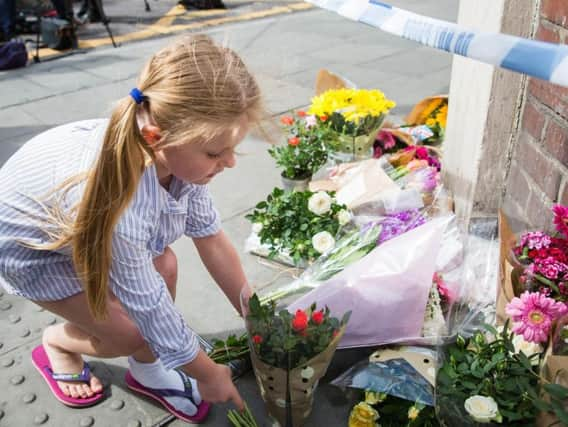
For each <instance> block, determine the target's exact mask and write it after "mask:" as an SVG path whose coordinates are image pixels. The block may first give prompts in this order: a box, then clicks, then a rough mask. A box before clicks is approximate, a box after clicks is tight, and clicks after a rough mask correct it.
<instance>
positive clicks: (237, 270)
mask: <svg viewBox="0 0 568 427" xmlns="http://www.w3.org/2000/svg"><path fill="white" fill-rule="evenodd" d="M193 242H194V243H195V246H196V247H197V251H198V252H199V256H200V257H201V260H202V261H203V264H205V267H207V270H208V271H209V274H211V276H212V277H213V279H214V280H215V281H216V282H217V284H218V285H219V287H220V288H221V290H222V291H223V292H224V293H225V295H226V296H227V298H228V299H229V301H230V302H231V304H233V307H235V309H236V310H237V311H238V312H239V314H241V315H242V312H241V303H240V294H241V290H242V288H243V287H244V286H245V285H246V286H248V282H247V279H246V277H245V273H244V271H243V268H242V266H241V260H240V259H239V255H238V254H237V251H236V250H235V248H234V246H233V245H232V243H231V242H230V241H229V239H228V238H227V235H226V234H225V233H224V232H223V231H222V230H221V231H219V232H218V233H216V234H214V235H212V236H207V237H200V238H194V239H193Z"/></svg>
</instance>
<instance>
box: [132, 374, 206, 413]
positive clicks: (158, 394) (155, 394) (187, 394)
mask: <svg viewBox="0 0 568 427" xmlns="http://www.w3.org/2000/svg"><path fill="white" fill-rule="evenodd" d="M176 372H177V373H178V374H179V375H180V376H181V378H182V380H183V384H184V386H185V390H183V391H181V390H174V389H169V388H161V389H159V388H150V387H145V386H143V385H142V384H140V383H139V382H138V381H136V380H135V379H134V377H133V376H132V374H131V373H130V371H127V372H126V375H125V377H124V380H125V381H126V385H127V386H128V388H129V389H131V390H134V391H136V392H138V393H142V394H144V395H146V396H148V397H151V398H152V399H154V400H157V401H158V402H160V403H161V404H162V405H163V406H164V407H165V408H166V409H167V410H168V411H170V412H171V413H172V414H174V415H175V416H176V417H178V418H179V419H181V420H183V421H187V422H189V423H200V422H202V421H203V420H205V418H207V414H209V409H210V407H211V405H210V404H209V403H208V402H205V401H202V402H201V403H200V404H199V405H197V404H196V403H195V400H193V393H192V390H191V389H192V386H191V382H190V381H189V378H188V377H187V376H186V375H185V374H184V373H182V372H180V371H176ZM170 396H177V397H184V398H187V399H189V400H191V402H192V403H193V404H194V405H195V407H196V408H197V413H195V414H194V415H187V414H185V413H183V412H181V411H178V410H177V409H176V408H174V407H173V406H172V405H170V404H169V403H168V401H167V400H166V399H164V397H170Z"/></svg>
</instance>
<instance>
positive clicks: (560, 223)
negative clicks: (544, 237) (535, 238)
mask: <svg viewBox="0 0 568 427" xmlns="http://www.w3.org/2000/svg"><path fill="white" fill-rule="evenodd" d="M552 212H554V225H556V230H558V232H559V233H562V234H564V236H566V237H567V238H568V206H563V205H555V206H554V207H553V208H552Z"/></svg>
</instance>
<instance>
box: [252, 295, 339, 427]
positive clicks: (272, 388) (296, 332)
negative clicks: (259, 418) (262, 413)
mask: <svg viewBox="0 0 568 427" xmlns="http://www.w3.org/2000/svg"><path fill="white" fill-rule="evenodd" d="M245 305H246V307H245V310H244V312H245V313H246V324H247V330H248V333H249V337H250V346H251V359H252V364H253V367H254V373H255V376H256V380H257V383H258V386H259V388H260V393H261V395H262V398H263V399H264V401H265V403H266V407H267V410H268V412H269V414H270V415H271V416H272V417H274V418H276V419H277V420H278V422H279V423H280V424H281V425H287V426H288V425H290V426H291V425H293V426H295V427H298V426H301V425H302V424H303V423H304V422H305V420H306V419H307V417H308V416H309V415H310V412H311V408H312V403H313V394H314V391H315V389H316V387H317V384H318V381H319V380H320V378H322V377H323V376H324V374H325V372H326V370H327V367H328V365H329V363H330V362H331V359H332V357H333V354H334V353H335V349H336V347H337V344H338V342H339V340H340V339H341V336H342V335H343V332H344V330H345V326H346V324H347V322H348V320H349V316H350V313H349V312H348V313H346V314H344V315H343V318H342V319H341V320H339V319H337V318H335V317H332V316H331V315H330V311H329V309H328V308H327V307H325V308H323V309H317V307H316V304H312V305H311V306H310V307H309V308H308V309H307V310H301V309H298V310H296V311H295V312H294V314H292V313H289V312H288V311H286V310H282V311H279V312H278V313H276V306H275V304H274V303H271V304H265V305H263V304H261V303H260V301H259V299H258V297H257V295H256V294H254V295H252V297H251V298H250V299H249V300H248V301H247V302H246V303H245Z"/></svg>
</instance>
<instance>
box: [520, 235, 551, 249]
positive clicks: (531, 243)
mask: <svg viewBox="0 0 568 427" xmlns="http://www.w3.org/2000/svg"><path fill="white" fill-rule="evenodd" d="M551 242H552V240H551V239H550V236H549V235H548V234H544V233H543V232H542V231H529V232H527V233H524V234H523V235H522V236H521V244H520V246H521V247H525V246H526V247H528V248H529V249H543V248H548V247H549V246H550V243H551Z"/></svg>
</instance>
